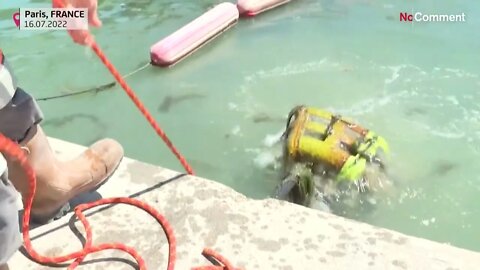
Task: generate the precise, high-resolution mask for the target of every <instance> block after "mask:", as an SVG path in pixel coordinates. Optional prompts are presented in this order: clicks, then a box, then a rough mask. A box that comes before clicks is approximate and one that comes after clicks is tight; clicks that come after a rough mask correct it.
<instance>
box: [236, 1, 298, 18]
mask: <svg viewBox="0 0 480 270" xmlns="http://www.w3.org/2000/svg"><path fill="white" fill-rule="evenodd" d="M288 2H290V0H238V2H237V8H238V11H239V12H240V15H244V16H256V15H258V14H260V13H262V12H265V11H267V10H270V9H272V8H275V7H278V6H280V5H283V4H286V3H288Z"/></svg>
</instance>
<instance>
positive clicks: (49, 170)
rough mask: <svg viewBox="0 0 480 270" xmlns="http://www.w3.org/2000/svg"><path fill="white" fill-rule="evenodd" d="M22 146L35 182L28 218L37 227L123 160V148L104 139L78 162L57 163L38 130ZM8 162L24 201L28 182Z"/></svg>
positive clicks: (14, 165) (92, 186)
mask: <svg viewBox="0 0 480 270" xmlns="http://www.w3.org/2000/svg"><path fill="white" fill-rule="evenodd" d="M22 145H24V149H25V152H26V154H27V157H28V161H29V163H30V165H31V166H32V168H33V170H34V171H35V174H36V178H37V191H36V193H35V197H34V201H33V206H32V215H31V216H32V219H33V220H34V221H36V222H40V223H45V222H48V221H49V220H50V219H52V218H54V217H56V216H57V213H58V212H59V211H60V210H61V209H62V208H63V209H64V208H65V206H66V205H68V201H69V200H71V199H72V198H74V197H76V196H77V195H79V194H81V193H84V192H88V191H92V190H94V189H96V188H97V187H98V186H99V185H101V184H102V183H104V182H105V181H106V180H107V179H108V177H109V176H110V175H111V174H112V173H113V172H114V171H115V169H116V168H117V166H118V165H119V164H120V161H121V160H122V158H123V148H122V146H121V145H120V144H119V143H118V142H116V141H114V140H112V139H103V140H100V141H97V142H96V143H94V144H93V145H91V146H90V147H89V148H88V149H87V150H86V151H85V152H83V153H82V154H81V155H80V156H78V157H77V158H75V159H73V160H69V161H60V160H58V159H57V158H56V157H55V154H54V152H53V150H52V149H51V148H50V145H49V142H48V140H47V137H46V136H45V133H43V130H42V129H41V128H40V126H37V132H36V134H35V135H34V136H33V137H32V138H31V139H30V140H29V141H28V142H22ZM7 162H8V175H9V179H10V181H11V182H12V183H13V185H14V186H15V187H16V189H17V190H18V191H20V193H22V196H23V198H27V197H26V196H28V192H29V190H28V179H27V178H26V176H25V174H24V172H23V170H22V169H21V168H20V166H18V164H17V163H16V162H14V161H11V160H7ZM62 214H64V213H62Z"/></svg>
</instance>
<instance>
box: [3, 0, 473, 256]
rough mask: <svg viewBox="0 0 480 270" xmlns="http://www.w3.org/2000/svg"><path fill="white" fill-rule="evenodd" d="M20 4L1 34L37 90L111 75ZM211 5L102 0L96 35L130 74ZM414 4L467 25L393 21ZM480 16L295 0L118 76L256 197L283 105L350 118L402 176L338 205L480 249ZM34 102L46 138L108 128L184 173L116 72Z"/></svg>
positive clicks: (212, 171) (467, 8)
mask: <svg viewBox="0 0 480 270" xmlns="http://www.w3.org/2000/svg"><path fill="white" fill-rule="evenodd" d="M13 2H14V1H6V2H5V3H4V4H2V8H0V16H1V18H0V30H1V31H0V40H1V43H2V49H3V50H4V51H5V53H6V54H7V57H9V59H10V61H11V64H12V65H13V66H14V68H15V71H16V74H17V77H18V78H19V81H20V84H21V85H22V87H24V88H25V89H27V90H28V91H30V92H31V93H32V94H33V95H34V96H37V97H45V96H52V95H58V94H61V93H62V92H64V90H65V89H79V90H81V89H88V88H91V87H95V86H98V85H103V84H106V83H110V82H111V81H112V77H111V75H110V74H109V73H108V72H107V71H106V70H105V68H104V67H103V65H102V64H101V63H100V61H99V60H98V59H96V58H95V56H94V55H93V54H92V53H91V52H90V51H88V50H86V49H84V48H81V47H79V46H73V45H72V43H71V41H70V40H69V39H68V36H67V35H66V33H64V32H60V31H50V32H45V31H40V32H29V31H18V30H17V29H15V28H14V27H13V23H12V22H11V13H12V12H13V11H14V10H15V9H16V8H17V7H18V6H16V5H23V6H39V5H46V4H45V2H41V1H26V0H25V1H18V2H16V4H13ZM218 3H220V1H217V0H202V1H198V0H195V1H194V0H185V1H153V0H149V1H147V0H139V1H133V0H128V1H100V7H99V8H100V17H101V19H102V21H103V23H104V25H103V27H102V28H101V29H94V30H93V33H94V34H95V37H96V39H97V41H98V43H99V44H100V46H101V47H102V49H104V51H105V53H106V54H107V56H108V57H109V58H110V59H111V61H112V62H113V63H114V64H115V65H116V66H117V68H118V69H119V71H120V72H121V73H122V74H127V73H129V72H131V71H133V70H135V69H136V68H138V64H139V63H145V62H146V61H148V60H149V48H150V46H151V45H152V44H154V43H155V42H157V41H158V40H160V39H161V38H163V37H165V36H166V35H168V34H170V33H172V32H173V31H175V30H176V29H178V28H180V27H181V26H183V25H184V24H185V23H188V22H190V21H191V20H193V19H194V18H196V17H197V16H199V15H200V14H202V13H203V12H204V11H206V10H207V9H208V8H210V7H213V6H214V5H216V4H218ZM412 9H415V10H419V11H423V12H429V13H435V12H447V13H461V12H465V13H466V14H467V22H465V23H423V24H421V23H416V24H414V25H412V24H408V23H401V22H399V21H398V19H397V18H398V14H399V12H403V11H405V10H412ZM479 13H480V4H478V3H477V2H475V1H467V0H464V1H455V3H454V2H448V1H442V2H439V1H434V0H425V1H421V2H420V1H417V2H415V3H412V2H410V1H394V0H388V1H384V0H298V1H294V2H292V3H290V4H288V5H286V6H283V7H281V8H279V9H276V10H273V11H271V12H268V13H265V14H262V16H258V17H255V18H250V19H242V20H240V21H239V23H238V24H237V25H236V26H235V27H233V28H232V29H230V30H229V31H227V32H226V33H224V34H223V35H222V36H220V37H219V38H218V39H217V40H215V41H214V42H212V43H210V44H209V45H207V46H206V47H204V48H202V49H201V50H199V51H197V52H196V53H195V54H193V55H192V56H190V57H189V58H187V59H185V60H184V61H182V62H181V63H180V64H179V65H176V66H174V67H173V68H169V69H161V68H157V67H149V68H147V69H145V70H142V71H141V72H138V73H137V74H135V75H134V76H131V77H129V78H127V81H128V83H129V84H130V85H131V86H132V88H133V89H135V91H136V92H137V94H138V95H139V97H140V98H141V100H142V101H143V102H144V103H145V105H146V106H147V108H148V109H150V111H151V112H152V113H153V115H154V117H155V118H156V119H157V120H158V121H159V122H160V124H161V126H162V128H164V129H165V131H166V132H167V134H168V135H169V137H170V138H171V139H172V141H173V142H174V144H175V145H176V146H177V147H178V148H179V150H180V151H181V152H182V153H183V154H184V155H185V156H186V157H187V159H188V160H189V161H191V163H192V166H193V167H194V169H195V170H196V173H197V174H198V175H200V176H203V177H208V178H212V179H215V180H218V181H220V182H222V183H225V184H226V185H229V186H231V187H232V188H234V189H236V190H237V191H240V192H242V193H244V194H246V195H248V196H250V197H253V198H266V197H268V196H270V195H272V193H273V192H274V189H275V187H276V185H277V184H278V182H279V179H278V177H277V173H276V169H278V166H276V165H275V164H274V165H272V166H265V164H271V163H269V162H270V161H271V160H272V159H274V156H275V154H276V153H275V151H274V150H272V147H273V145H274V143H273V142H274V139H272V138H274V137H275V136H274V135H275V134H277V133H278V132H279V131H282V130H283V128H284V126H285V123H284V122H283V121H282V119H284V117H285V116H286V114H287V113H288V112H289V111H290V109H291V108H293V107H294V106H296V105H299V104H306V105H310V106H314V107H320V108H325V109H327V110H329V111H332V112H335V113H339V114H342V115H344V116H346V117H349V118H352V119H354V120H355V122H358V123H360V124H362V126H365V127H368V128H371V129H372V130H375V131H377V132H378V133H379V134H380V135H382V136H383V137H385V138H386V139H387V140H388V141H389V143H390V146H391V148H392V156H391V157H390V161H389V163H388V166H389V173H390V175H389V178H390V179H392V180H393V181H394V182H395V186H394V188H393V191H392V192H391V193H390V192H379V193H378V194H375V200H372V201H370V202H369V203H368V204H364V205H363V206H362V207H363V208H364V209H361V208H360V210H355V211H350V212H349V210H348V208H344V207H339V208H338V209H335V212H337V213H339V214H343V215H346V216H351V217H354V218H356V219H358V220H361V221H366V222H369V223H371V224H375V225H380V226H385V227H388V228H392V229H395V230H398V231H401V232H404V233H407V234H412V235H416V236H421V237H426V238H429V239H433V240H437V241H441V242H449V243H451V244H454V245H457V246H461V247H465V248H470V249H474V250H480V246H479V243H480V238H479V237H480V236H478V233H477V232H476V231H475V228H478V227H479V226H480V213H479V211H480V210H478V207H477V206H478V203H479V199H478V194H479V192H480V176H479V175H478V172H477V168H478V160H479V158H480V132H479V128H480V105H479V104H478V100H480V92H479V91H478V89H479V87H480V78H479V76H480V70H479V66H478V63H479V62H480V56H479V55H478V49H479V48H480V38H479V37H480V36H479V34H478V29H477V28H478V25H480V17H478V16H475V14H479ZM70 91H73V90H70ZM40 105H41V106H42V110H43V111H44V113H45V117H46V122H45V124H46V127H45V130H46V131H47V132H48V134H49V135H50V136H55V137H60V138H63V139H66V140H69V141H73V142H76V143H81V144H88V143H90V142H91V141H92V140H94V139H97V138H99V137H101V136H108V137H112V138H115V139H118V140H119V141H120V142H121V143H122V145H123V146H124V147H125V150H126V154H127V155H128V156H130V157H132V158H137V159H140V160H143V161H146V162H151V163H155V164H159V165H162V166H165V167H168V168H172V169H176V170H182V168H181V166H180V165H179V164H178V162H177V161H176V160H175V158H174V157H173V155H171V153H170V152H169V151H168V149H167V148H166V147H165V146H164V145H163V143H162V142H161V141H160V140H159V139H158V138H157V137H156V135H155V133H154V132H153V131H152V130H151V128H150V127H149V125H148V123H147V122H146V121H145V120H144V119H143V118H142V117H141V115H140V114H139V112H138V111H137V110H136V108H135V106H133V104H132V103H131V101H130V100H129V99H128V98H127V97H126V95H125V94H124V93H123V91H122V90H121V89H120V87H119V86H118V85H116V86H114V87H112V88H111V91H103V92H101V93H98V94H96V95H81V96H75V97H71V98H65V99H57V100H51V101H45V102H42V103H41V104H40ZM165 112H168V113H165ZM75 115H84V116H86V115H89V116H88V117H77V118H75V117H73V116H75ZM90 116H91V117H90ZM69 117H70V118H69ZM93 119H98V122H97V121H96V120H93ZM47 121H50V122H47ZM99 123H100V124H99ZM79 129H81V130H82V132H78V130H79ZM269 135H271V136H269ZM347 199H350V200H351V201H352V200H353V201H352V202H354V203H358V202H359V200H357V199H355V197H348V196H347ZM372 202H373V203H372ZM345 209H346V210H345Z"/></svg>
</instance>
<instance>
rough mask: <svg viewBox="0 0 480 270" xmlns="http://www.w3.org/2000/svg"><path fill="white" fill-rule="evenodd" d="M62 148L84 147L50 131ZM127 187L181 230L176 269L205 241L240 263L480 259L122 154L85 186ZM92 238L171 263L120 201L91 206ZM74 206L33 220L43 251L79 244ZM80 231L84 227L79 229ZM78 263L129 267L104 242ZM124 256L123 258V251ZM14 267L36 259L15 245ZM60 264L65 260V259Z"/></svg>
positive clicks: (367, 264) (196, 262)
mask: <svg viewBox="0 0 480 270" xmlns="http://www.w3.org/2000/svg"><path fill="white" fill-rule="evenodd" d="M51 140H52V144H53V146H54V148H55V149H62V151H61V152H59V153H60V154H61V155H62V156H63V157H69V156H73V155H75V154H78V152H79V151H81V150H82V147H79V146H77V145H73V144H70V143H66V142H63V141H59V140H55V139H51ZM100 195H101V196H102V197H118V196H132V197H135V198H138V199H140V200H143V201H146V202H148V203H149V204H151V205H152V206H154V207H155V208H156V209H158V210H159V211H160V212H161V213H162V214H164V215H165V216H166V218H167V219H168V220H169V222H170V223H171V225H172V226H173V228H174V232H175V236H176V239H177V261H176V267H175V268H176V269H190V268H191V267H193V266H202V265H209V262H208V261H207V260H206V259H205V258H204V257H202V255H201V252H202V250H203V248H204V247H210V248H212V249H214V250H216V251H218V252H220V253H221V254H222V255H224V256H225V257H227V258H228V259H229V260H230V261H231V262H232V263H233V264H234V265H235V266H237V267H241V268H244V269H283V270H288V269H301V270H309V269H311V270H315V269H382V270H384V269H422V270H423V269H439V270H454V269H459V270H460V269H462V270H465V269H467V270H469V269H471V270H476V269H479V266H478V265H479V263H480V253H476V252H473V251H468V250H464V249H459V248H456V247H452V246H449V245H445V244H439V243H435V242H432V241H428V240H424V239H420V238H415V237H411V236H407V235H404V234H401V233H398V232H394V231H391V230H386V229H382V228H378V227H374V226H371V225H368V224H364V223H359V222H356V221H352V220H348V219H345V218H342V217H338V216H335V215H332V214H328V213H324V212H320V211H317V210H312V209H308V208H305V207H301V206H297V205H293V204H289V203H286V202H281V201H277V200H273V199H267V200H251V199H248V198H246V197H245V196H243V195H241V194H239V193H237V192H235V191H234V190H232V189H230V188H229V187H226V186H224V185H222V184H219V183H216V182H214V181H210V180H207V179H202V178H198V177H191V176H184V175H181V174H179V173H177V172H174V171H171V170H167V169H163V168H160V167H156V166H152V165H148V164H145V163H141V162H138V161H134V160H131V159H127V158H126V159H124V160H123V162H122V164H121V166H120V167H119V169H118V171H117V172H116V173H115V175H114V177H112V178H111V179H110V181H109V182H108V183H107V184H105V185H104V186H102V187H101V188H100V189H99V190H98V193H92V194H90V195H89V196H90V197H95V196H100ZM90 212H91V213H92V215H91V216H90V217H89V220H90V221H91V224H92V226H93V228H94V231H93V235H94V242H95V243H105V242H122V243H125V244H127V245H129V246H132V247H134V248H136V249H137V250H138V251H139V253H140V254H141V255H142V256H143V257H144V259H145V260H146V262H147V266H148V269H167V268H166V259H167V256H168V254H167V253H168V250H167V241H166V238H165V235H164V233H163V231H162V230H161V227H160V225H158V224H156V223H155V221H154V220H153V219H152V218H150V217H149V216H148V215H147V214H145V213H143V212H142V211H141V210H139V209H137V208H134V207H130V206H125V205H117V206H114V207H109V208H106V209H105V208H101V207H100V208H97V209H94V210H93V211H90ZM69 218H70V215H69V216H67V217H65V218H63V219H61V220H58V221H56V222H54V223H51V224H48V225H45V226H42V227H39V228H35V229H33V230H32V237H33V238H34V239H35V240H34V241H33V244H34V246H35V247H36V248H37V249H38V251H39V252H40V253H42V254H44V255H49V256H57V255H64V254H65V253H67V252H71V251H75V250H77V249H79V248H80V246H81V244H80V241H79V240H78V238H77V237H76V236H75V235H74V234H73V233H72V231H71V228H69V224H70V225H71V227H73V228H75V227H76V228H79V229H80V228H81V225H80V224H79V223H78V222H72V221H71V220H69ZM80 231H81V232H83V229H80ZM92 259H95V260H93V262H91V263H87V264H86V265H84V266H81V267H79V269H115V270H123V269H135V268H134V267H133V266H132V262H129V261H130V260H131V259H130V258H129V256H128V255H125V254H123V253H121V252H116V251H106V252H101V253H98V254H95V255H91V256H89V257H88V258H87V262H88V261H92ZM125 259H127V260H125ZM11 268H12V269H13V270H16V269H21V270H28V269H39V270H41V269H54V268H49V267H46V266H39V265H37V264H35V263H33V262H31V261H29V260H28V259H27V258H26V257H25V256H24V255H22V253H21V252H18V253H17V254H16V255H15V257H14V258H13V260H12V262H11ZM65 268H66V267H64V269H65Z"/></svg>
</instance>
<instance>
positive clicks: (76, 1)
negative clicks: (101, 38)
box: [52, 0, 102, 46]
mask: <svg viewBox="0 0 480 270" xmlns="http://www.w3.org/2000/svg"><path fill="white" fill-rule="evenodd" d="M52 4H53V7H54V8H87V9H88V23H89V24H90V25H91V26H95V27H100V26H102V21H100V19H99V18H98V13H97V6H98V2H97V0H52ZM68 33H69V34H70V36H71V37H72V39H73V41H74V42H75V43H77V44H80V45H87V46H90V45H92V43H93V36H92V35H90V32H89V31H88V30H68Z"/></svg>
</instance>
